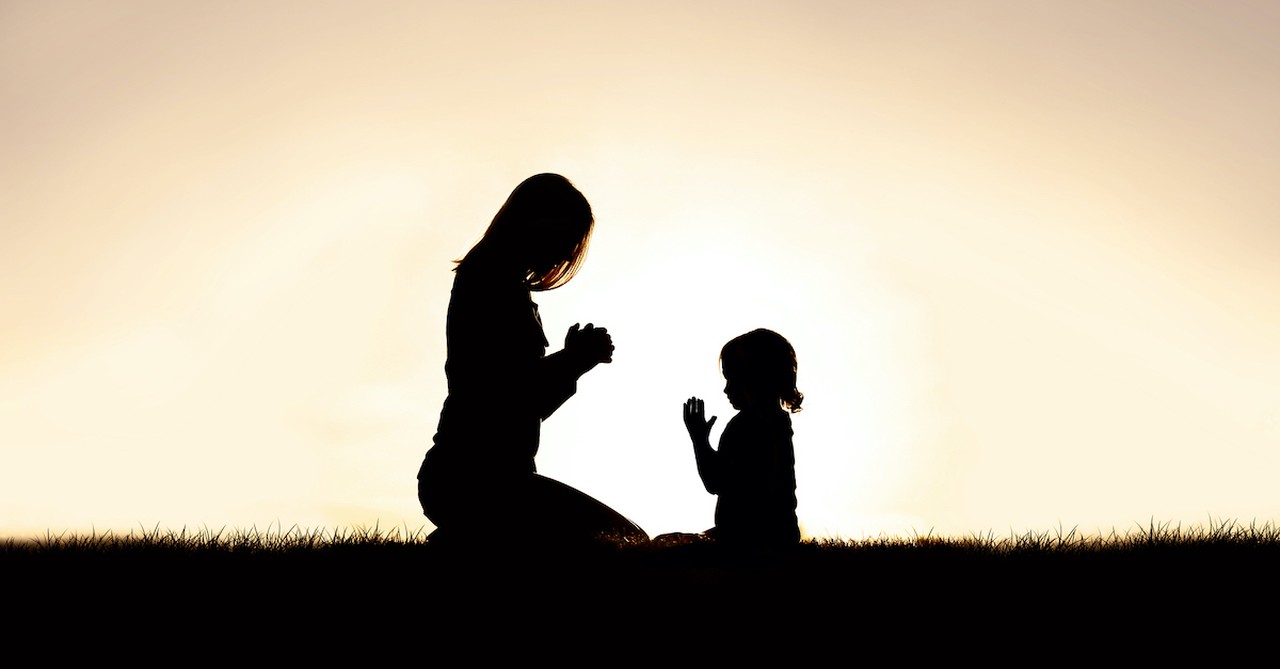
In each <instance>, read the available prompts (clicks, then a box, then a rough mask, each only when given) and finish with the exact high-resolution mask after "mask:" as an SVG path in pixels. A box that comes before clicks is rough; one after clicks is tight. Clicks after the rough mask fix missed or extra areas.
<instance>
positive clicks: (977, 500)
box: [0, 2, 1280, 536]
mask: <svg viewBox="0 0 1280 669" xmlns="http://www.w3.org/2000/svg"><path fill="white" fill-rule="evenodd" d="M1277 36H1280V19H1278V18H1277V17H1276V16H1274V15H1272V14H1268V13H1266V12H1265V11H1262V10H1255V9H1253V8H1250V7H1247V6H1231V7H1222V6H1216V5H1215V6H1209V5H1194V4H1193V5H1181V6H1179V8H1178V11H1168V10H1167V8H1165V7H1164V6H1163V5H1158V4H1151V5H1144V4H1142V3H1136V4H1135V3H1130V4H1126V5H1125V6H1122V7H1107V8H1104V9H1102V10H1098V9H1097V8H1091V9H1090V10H1089V11H1088V12H1084V11H1080V10H1079V9H1077V8H1075V7H1073V6H1072V5H1070V4H1059V5H1054V4H1043V3H1042V4H1037V5H1034V6H1026V5H1024V4H1021V3H963V4H961V5H955V4H954V3H950V4H949V3H936V4H918V3H917V4H912V5H910V6H907V5H902V4H896V5H884V4H882V3H848V2H842V3H804V4H801V5H795V4H794V3H793V4H789V5H787V7H785V8H783V7H781V6H777V7H774V6H769V5H752V6H750V8H749V9H746V10H744V9H743V8H742V7H740V6H739V5H737V4H730V3H700V4H698V5H695V6H688V5H687V4H676V3H671V4H665V5H664V4H661V3H660V4H658V5H652V4H650V5H647V6H646V7H645V8H644V9H643V10H640V9H635V10H629V9H625V8H621V7H615V6H612V5H601V6H591V7H585V8H584V7H581V6H578V5H576V4H573V3H565V4H563V5H550V6H549V5H546V4H545V3H543V4H541V5H539V6H538V7H537V8H533V7H529V6H525V5H523V4H521V3H485V4H484V5H483V6H481V7H471V6H458V7H454V6H448V5H442V6H431V5H424V4H422V3H407V2H406V3H396V2H387V3H378V4H376V5H375V6H373V7H370V6H368V5H366V4H355V3H352V4H349V5H344V4H339V3H332V4H327V5H316V4H315V3H299V4H296V5H295V4H291V3H271V4H270V5H269V6H253V7H249V6H245V7H227V6H208V5H207V4H204V3H148V2H139V3H128V4H125V5H120V4H114V5H111V6H100V5H96V4H93V3H83V4H75V3H72V4H65V3H61V4H59V5H58V6H56V7H51V6H49V5H45V4H41V3H7V4H6V5H5V7H4V9H3V10H0V80H3V81H4V82H5V83H4V86H2V87H0V120H3V123H2V124H0V143H3V145H4V146H5V147H6V149H5V151H4V152H3V155H0V294H2V295H3V300H2V301H0V331H2V332H4V337H5V345H4V346H3V347H0V532H4V533H7V534H23V533H30V532H43V531H44V530H45V529H47V528H52V529H55V530H60V529H63V528H70V529H77V530H83V529H88V528H89V527H91V526H93V527H97V528H98V529H104V528H110V527H114V528H124V529H127V528H129V527H136V526H137V525H138V524H142V525H147V526H151V525H153V524H156V523H160V524H161V525H163V526H168V527H181V526H183V525H186V526H189V527H193V526H200V525H202V524H204V525H209V526H217V527H220V526H223V525H228V526H247V525H250V524H254V523H256V524H258V525H259V526H260V527H261V526H264V525H266V524H267V523H269V522H274V521H277V520H279V521H280V522H282V523H283V524H284V525H285V526H286V527H287V526H288V525H290V524H292V523H299V524H301V525H304V526H320V525H335V524H338V525H349V524H372V523H374V522H375V521H376V522H379V523H380V524H381V525H382V526H383V527H387V526H390V525H398V524H401V523H404V524H407V525H409V526H410V527H411V528H412V527H418V526H420V525H422V524H424V523H425V519H423V518H422V517H421V515H420V512H419V510H418V508H417V506H416V500H415V499H414V485H413V475H414V473H415V472H416V469H417V465H418V462H419V459H420V458H421V456H422V453H423V452H424V451H425V449H426V447H427V446H428V444H429V442H430V439H431V435H432V433H433V432H434V426H435V420H436V417H437V412H438V411H439V406H440V401H441V399H442V398H443V395H444V376H443V373H442V371H441V366H442V364H443V361H444V326H443V319H444V313H445V308H446V305H447V300H448V290H449V282H450V279H451V276H452V275H451V274H450V273H449V268H450V267H451V263H450V261H451V260H452V259H454V258H456V257H458V256H459V255H461V254H462V253H463V252H465V250H466V249H467V248H468V246H469V245H470V243H471V242H472V241H474V240H475V239H476V238H477V237H478V236H479V235H480V234H481V233H482V232H483V229H484V226H485V225H486V224H487V222H488V220H489V219H490V217H492V215H493V213H494V212H495V211H496V209H497V207H498V206H499V205H500V204H501V202H502V200H503V199H504V198H505V197H506V195H507V193H509V192H510V189H511V188H512V187H513V186H514V185H515V184H516V183H518V182H519V181H520V180H522V179H523V178H525V177H527V176H529V175H530V174H533V173H536V172H543V171H554V172H559V173H562V174H565V175H566V176H568V177H569V178H570V179H572V180H573V181H574V182H575V183H576V184H577V185H578V186H579V187H580V188H581V190H582V191H583V192H584V193H585V194H586V195H587V197H588V198H589V199H590V200H591V202H592V204H593V206H594V207H595V209H596V212H597V216H598V227H597V234H596V237H595V239H594V240H593V245H592V250H591V254H590V256H589V258H588V261H587V263H586V265H585V267H584V270H583V272H582V273H581V275H580V276H579V277H578V279H576V280H575V281H574V282H573V283H571V284H570V285H568V286H566V287H565V288H563V289H561V290H557V291H552V292H550V293H544V294H540V295H538V296H537V299H538V301H539V302H540V303H541V304H542V313H543V316H544V321H545V323H546V326H547V330H548V337H549V338H550V339H551V340H552V341H553V342H556V343H558V342H559V341H560V340H562V338H563V333H564V330H565V328H567V327H568V326H569V325H571V324H572V323H573V322H578V321H581V322H586V321H593V322H596V323H597V324H601V325H604V326H607V327H608V328H609V329H610V332H611V333H613V336H614V339H615V342H616V344H617V354H616V357H615V362H614V363H613V364H612V365H611V366H608V367H604V368H601V369H599V370H597V371H596V372H593V373H592V374H591V375H589V376H588V377H587V378H585V379H584V380H583V382H582V386H581V391H580V394H579V396H578V397H575V398H574V399H573V400H571V401H570V402H569V403H568V404H566V405H565V406H564V407H563V408H562V410H561V412H560V413H558V414H557V415H556V416H555V417H554V418H553V419H552V420H551V421H549V422H548V423H547V424H546V425H545V432H544V438H543V444H544V445H543V451H542V455H541V456H540V458H539V465H540V467H541V468H542V469H543V470H544V471H546V472H547V473H549V474H552V475H553V476H555V477H556V478H559V479H561V480H564V481H566V482H567V483H570V484H572V485H575V486H578V487H580V488H581V489H583V490H585V491H587V492H589V493H592V494H595V495H597V496H598V497H600V498H601V499H603V500H605V501H606V502H608V503H609V504H610V505H612V506H614V507H615V508H617V509H619V510H620V511H622V512H623V513H626V514H628V515H629V516H631V517H632V518H633V519H634V520H636V521H637V522H639V523H640V524H641V525H642V526H643V527H645V528H646V529H648V530H650V531H651V532H663V531H670V530H686V531H692V530H699V529H703V528H705V527H707V526H708V525H709V524H710V522H711V511H712V508H713V505H714V498H712V497H710V496H709V495H706V494H705V493H704V492H703V491H702V490H701V488H700V486H699V484H698V480H697V475H696V472H695V471H694V467H693V459H692V454H691V452H690V451H689V446H688V444H687V438H686V437H685V435H684V434H683V428H682V425H681V422H680V418H679V405H680V404H681V402H682V401H683V400H684V399H685V398H687V397H688V396H689V395H693V394H697V395H699V396H701V397H705V398H706V399H707V400H708V412H709V413H713V414H718V415H720V416H721V422H720V423H719V424H718V427H722V426H723V424H724V423H723V421H726V420H727V418H728V417H729V415H730V411H731V409H730V408H729V407H728V405H727V402H725V401H724V400H723V399H722V398H723V395H722V394H721V393H720V392H719V391H720V388H721V387H722V379H721V378H720V376H719V371H718V368H717V365H716V355H717V354H718V352H719V349H720V346H721V345H722V344H723V343H724V342H725V341H726V340H728V339H729V338H731V337H733V336H735V335H737V334H741V333H742V332H745V331H747V330H750V329H753V328H755V327H769V328H771V329H774V330H777V331H778V332H781V333H783V334H784V335H785V336H787V337H788V338H789V339H790V340H791V341H792V343H793V344H794V345H795V347H796V350H797V354H798V356H799V363H800V378H799V384H800V389H801V390H803V391H804V392H805V393H806V394H807V396H808V398H807V400H806V402H805V411H804V412H802V413H801V414H799V415H797V416H796V418H795V429H796V451H797V461H798V464H797V475H798V477H799V481H800V495H799V497H800V519H801V522H802V524H803V527H804V528H805V529H806V531H807V532H808V533H809V534H811V535H833V534H840V535H846V536H859V535H861V534H863V533H871V534H874V533H876V532H879V531H887V532H904V531H908V530H909V529H910V528H912V527H914V528H917V529H920V530H922V531H923V530H925V529H927V528H930V527H932V528H935V529H936V530H938V531H947V532H959V533H964V532H969V531H978V530H983V529H986V528H995V529H997V530H1002V529H1004V528H1008V527H1014V528H1044V527H1050V526H1053V525H1056V524H1057V523H1058V522H1059V521H1061V522H1062V523H1063V524H1064V525H1067V526H1071V525H1076V524H1079V525H1081V526H1082V527H1083V528H1094V527H1103V528H1109V527H1111V526H1113V525H1115V526H1120V527H1124V526H1126V525H1128V524H1129V523H1131V522H1132V521H1134V520H1142V519H1147V518H1149V517H1155V518H1156V519H1158V520H1159V519H1164V520H1172V521H1179V520H1181V521H1184V522H1196V521H1199V520H1203V519H1204V518H1205V517H1206V515H1208V514H1214V515H1221V516H1227V517H1239V518H1243V519H1251V518H1259V519H1272V518H1275V517H1276V515H1277V511H1278V509H1277V507H1278V506H1280V502H1277V500H1276V499H1275V497H1274V495H1272V494H1271V491H1272V490H1273V486H1271V485H1270V483H1271V481H1270V479H1271V478H1272V477H1271V474H1272V473H1274V472H1275V471H1276V470H1277V465H1280V462H1277V458H1280V456H1278V455H1277V453H1280V449H1278V448H1277V446H1278V445H1280V442H1278V441H1277V439H1278V435H1277V430H1276V429H1275V425H1276V424H1277V422H1278V421H1280V419H1278V418H1277V416H1280V389H1278V388H1277V385H1276V384H1275V379H1276V378H1280V374H1278V372H1280V348H1278V347H1277V344H1276V342H1277V341H1280V311H1277V310H1276V309H1275V308H1274V306H1275V305H1274V295H1276V293H1277V289H1278V288H1280V270H1277V268H1276V265H1275V263H1274V262H1273V256H1274V254H1273V253H1272V252H1271V250H1273V249H1275V248H1277V243H1280V238H1277V234H1278V233H1277V229H1276V228H1275V226H1274V225H1273V214H1274V211H1275V208H1276V207H1275V205H1276V202H1275V199H1274V197H1273V196H1272V195H1271V192H1272V189H1271V187H1270V186H1271V184H1274V183H1276V182H1277V176H1280V174H1278V172H1280V165H1278V161H1280V158H1277V156H1280V150H1277V149H1280V147H1278V146H1277V145H1276V144H1277V142H1280V139H1278V138H1277V135H1276V133H1275V132H1274V120H1273V119H1275V118H1278V117H1280V91H1278V90H1277V89H1276V87H1275V86H1274V85H1272V84H1271V82H1273V81H1275V80H1276V77H1277V75H1278V74H1280V46H1277V45H1280V40H1277V39H1276V37H1277ZM499 415H500V408H499V407H495V417H496V416H499Z"/></svg>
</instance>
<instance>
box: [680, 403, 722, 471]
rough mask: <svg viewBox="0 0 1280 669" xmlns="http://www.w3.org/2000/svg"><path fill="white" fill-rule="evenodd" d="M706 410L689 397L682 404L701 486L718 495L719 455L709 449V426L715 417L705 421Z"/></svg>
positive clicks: (713, 423)
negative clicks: (700, 478)
mask: <svg viewBox="0 0 1280 669" xmlns="http://www.w3.org/2000/svg"><path fill="white" fill-rule="evenodd" d="M706 415H707V410H706V407H705V405H704V404H703V402H702V400H700V399H698V398H696V397H690V398H689V399H688V401H686V402H685V403H684V426H685V428H686V429H687V430H689V439H691V440H692V441H693V457H694V459H695V460H696V461H697V463H698V476H700V477H702V485H703V486H704V487H705V488H706V489H707V492H709V493H711V494H712V495H718V494H720V479H721V467H720V459H719V453H716V452H715V451H714V450H712V449H711V426H713V425H715V424H716V417H715V416H712V417H711V420H705V418H706Z"/></svg>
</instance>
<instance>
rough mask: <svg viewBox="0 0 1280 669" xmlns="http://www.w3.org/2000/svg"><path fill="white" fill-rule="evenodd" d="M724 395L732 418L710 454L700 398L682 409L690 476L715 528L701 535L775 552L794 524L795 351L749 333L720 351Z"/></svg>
mask: <svg viewBox="0 0 1280 669" xmlns="http://www.w3.org/2000/svg"><path fill="white" fill-rule="evenodd" d="M720 368H721V371H722V372H723V373H724V379H725V385H724V394H725V395H727V396H728V398H729V403H730V404H732V405H733V408H735V409H737V410H738V414H737V415H736V416H734V417H733V418H732V419H730V420H729V424H728V425H727V426H725V429H724V433H723V434H721V435H720V448H719V449H718V450H712V448H711V439H710V436H711V426H712V425H714V424H715V422H716V417H715V416H712V417H711V420H709V421H708V420H706V409H705V408H704V406H703V402H702V400H700V399H698V398H696V397H690V398H689V400H688V401H687V402H685V404H684V423H685V427H687V428H688V430H689V437H690V439H692V440H693V453H694V456H695V458H696V459H697V462H698V474H699V475H700V476H701V477H702V483H703V485H705V486H706V488H707V492H709V493H711V494H713V495H718V496H719V500H717V502H716V526H715V528H713V529H711V530H708V531H707V534H708V535H709V536H711V537H712V538H714V539H715V540H716V541H717V542H724V543H726V544H730V545H738V546H755V547H762V548H763V547H769V548H781V547H785V546H788V545H794V544H796V543H798V542H799V541H800V528H799V524H798V523H797V521H796V471H795V451H794V449H793V447H792V445H791V435H792V432H791V416H790V414H789V413H788V412H790V413H795V412H797V411H799V410H800V402H801V401H802V400H803V399H804V395H803V394H801V393H800V391H799V390H796V353H795V350H794V349H792V348H791V344H790V342H788V341H787V340H786V339H785V338H783V336H782V335H780V334H778V333H776V332H773V331H771V330H753V331H751V332H748V333H747V334H744V335H742V336H740V337H736V338H734V339H733V340H731V341H730V342H729V343H727V344H725V345H724V348H723V349H722V350H721V351H720Z"/></svg>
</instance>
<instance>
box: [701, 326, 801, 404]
mask: <svg viewBox="0 0 1280 669" xmlns="http://www.w3.org/2000/svg"><path fill="white" fill-rule="evenodd" d="M720 369H721V371H722V372H723V373H724V380H725V386H724V392H725V395H728V396H729V401H730V403H732V404H733V406H734V408H736V409H743V408H746V407H747V406H754V407H759V408H766V407H772V406H778V405H781V406H782V407H783V408H785V409H786V410H788V411H790V412H792V413H795V412H797V411H799V410H800V403H801V402H803V401H804V394H803V393H801V392H800V391H799V390H796V352H795V349H793V348H791V342H789V341H787V340H786V338H785V337H783V336H782V335H780V334H778V333H777V332H774V331H773V330H764V329H760V330H752V331H751V332H748V333H746V334H744V335H741V336H738V337H734V338H733V339H731V340H729V343H727V344H725V345H724V348H722V349H720ZM775 403H776V404H775Z"/></svg>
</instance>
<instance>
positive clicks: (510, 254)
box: [458, 174, 595, 290]
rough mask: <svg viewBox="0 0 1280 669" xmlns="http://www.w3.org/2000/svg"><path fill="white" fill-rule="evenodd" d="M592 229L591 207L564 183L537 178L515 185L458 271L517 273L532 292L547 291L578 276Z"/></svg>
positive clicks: (556, 176) (558, 179)
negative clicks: (474, 268) (483, 269)
mask: <svg viewBox="0 0 1280 669" xmlns="http://www.w3.org/2000/svg"><path fill="white" fill-rule="evenodd" d="M594 226H595V217H594V216H593V215H592V213H591V205H590V204H588V203H587V198H585V197H583V195H582V193H581V192H579V191H578V189H577V188H574V186H573V184H572V183H569V180H568V179H566V178H564V177H562V176H560V175H559V174H536V175H534V176H531V177H529V178H528V179H525V180H524V181H523V182H522V183H521V184H520V185H519V186H516V189H515V190H514V191H512V192H511V196H510V197H508V198H507V201H506V203H505V204H503V205H502V208H501V209H499V210H498V213H497V215H496V216H494V217H493V222H492V223H490V224H489V229H488V230H487V231H485V233H484V238H482V239H481V240H480V241H479V242H477V243H476V245H475V246H474V247H472V249H471V250H470V251H469V252H467V255H466V256H465V257H464V258H462V259H461V260H459V261H458V267H459V268H462V267H467V266H472V265H474V266H481V267H482V266H487V267H488V268H489V269H490V270H498V271H503V272H506V271H511V272H515V273H521V274H523V275H524V277H523V278H524V280H525V282H526V283H527V284H528V285H529V288H530V289H531V290H550V289H552V288H556V287H559V286H562V285H564V284H565V283H567V282H568V281H569V279H572V278H573V275H574V274H576V273H577V271H578V268H579V267H581V265H582V259H583V258H584V257H585V256H586V254H587V245H588V243H589V242H590V241H591V231H592V229H593V228H594Z"/></svg>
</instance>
